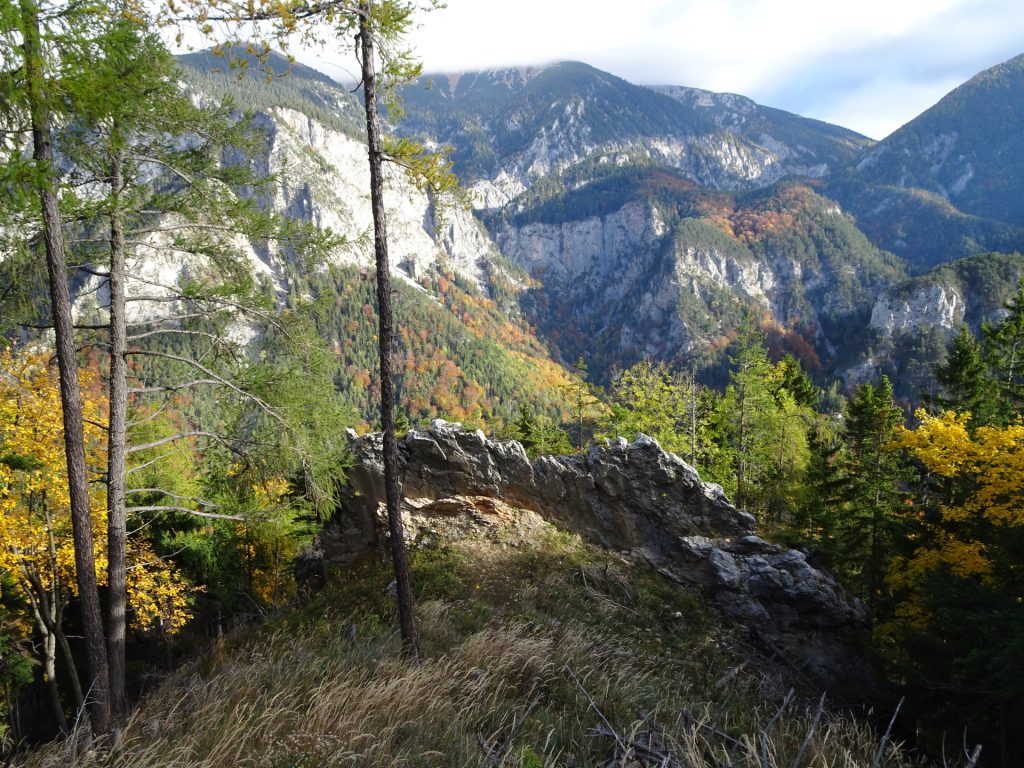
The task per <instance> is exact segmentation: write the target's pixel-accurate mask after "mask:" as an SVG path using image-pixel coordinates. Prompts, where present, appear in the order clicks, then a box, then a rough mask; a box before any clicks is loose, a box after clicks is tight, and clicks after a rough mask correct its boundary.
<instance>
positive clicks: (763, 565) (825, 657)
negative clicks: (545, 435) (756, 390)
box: [298, 420, 870, 694]
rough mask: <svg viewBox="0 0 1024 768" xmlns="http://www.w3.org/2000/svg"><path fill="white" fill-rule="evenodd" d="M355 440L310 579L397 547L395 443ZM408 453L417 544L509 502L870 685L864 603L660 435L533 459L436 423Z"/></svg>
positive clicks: (407, 483) (846, 683)
mask: <svg viewBox="0 0 1024 768" xmlns="http://www.w3.org/2000/svg"><path fill="white" fill-rule="evenodd" d="M349 441H350V448H351V452H352V455H353V459H354V461H353V466H352V467H351V469H350V470H349V471H348V485H347V486H346V488H345V489H344V491H343V494H342V496H343V498H342V503H341V506H340V509H339V512H338V513H337V514H336V515H335V516H334V517H333V518H332V519H331V520H330V521H329V522H328V523H327V524H326V525H325V526H324V529H323V531H322V532H321V533H320V535H319V536H318V538H317V541H316V543H315V544H314V546H313V547H311V548H310V550H308V551H307V552H306V553H305V554H304V555H303V557H302V558H300V563H299V566H298V568H299V575H300V578H303V579H305V580H311V579H313V580H315V578H316V576H317V574H318V572H320V571H321V570H322V569H323V568H326V567H327V566H328V565H329V564H332V563H345V562H349V561H351V560H353V559H355V558H357V557H359V556H360V555H365V553H366V552H367V551H370V550H374V549H377V548H380V547H383V545H384V544H385V542H386V536H387V528H386V525H384V515H383V511H382V507H383V500H384V481H383V471H384V469H383V462H382V459H381V455H382V439H381V435H380V434H379V433H375V434H368V435H364V436H362V437H357V436H356V435H355V433H354V432H351V431H350V433H349ZM399 450H400V466H401V469H402V473H403V499H404V509H403V514H404V515H405V516H406V519H407V524H408V529H409V538H410V540H412V541H413V542H414V543H415V542H416V541H417V538H418V535H419V534H420V533H422V529H423V528H424V526H423V523H424V519H425V517H424V516H427V517H429V516H430V515H431V514H434V515H439V516H440V515H452V514H453V513H455V511H457V510H460V509H461V510H465V509H467V508H469V509H472V508H474V507H475V508H480V500H481V499H494V500H498V501H500V502H501V506H502V508H506V509H507V508H508V507H512V508H520V509H523V510H529V511H531V512H533V513H536V514H537V515H539V516H540V517H542V518H544V519H545V520H547V521H549V522H551V523H553V524H555V525H556V526H558V527H561V528H566V529H569V530H571V531H574V532H576V533H578V534H579V535H580V536H582V537H583V538H584V539H585V540H587V541H589V542H591V543H593V544H598V545H601V546H603V547H606V548H608V549H612V550H615V551H616V552H618V553H620V554H622V555H625V556H627V557H629V558H631V559H635V560H642V561H646V562H648V563H650V564H651V565H653V566H654V567H655V568H656V569H657V570H658V571H659V572H661V573H662V574H663V575H665V576H666V577H667V578H670V579H672V580H674V581H676V582H679V583H691V584H696V585H699V586H700V587H702V588H703V589H704V590H705V593H706V594H707V596H708V597H709V599H710V600H711V601H712V602H713V603H714V604H715V605H716V606H717V607H718V608H719V609H720V610H722V611H723V612H724V613H725V614H727V615H728V616H731V617H734V618H736V619H739V620H741V621H743V622H744V623H745V624H747V625H748V626H749V627H750V628H751V631H752V633H753V634H754V635H755V636H756V637H757V638H758V639H759V640H761V641H762V642H763V643H764V644H766V645H768V646H769V647H771V648H772V649H773V650H775V651H778V652H779V654H780V655H781V656H783V657H785V658H784V659H783V660H784V661H785V662H786V663H790V664H792V665H794V666H795V667H798V668H799V669H800V671H801V672H802V673H804V674H805V675H806V676H807V677H808V678H810V679H812V680H813V681H814V682H816V683H818V684H824V685H826V686H828V687H830V688H832V689H833V690H835V689H836V687H842V689H843V690H844V691H845V692H846V694H851V693H853V692H854V689H856V688H861V689H863V688H864V685H865V683H866V679H867V678H869V677H870V674H869V672H868V670H867V669H866V665H864V664H863V663H861V662H857V661H855V660H854V658H853V656H852V655H851V654H850V653H849V651H848V649H847V648H846V647H845V646H844V644H843V643H842V642H841V640H840V637H841V635H842V634H844V632H845V631H846V630H850V629H852V630H855V631H856V630H857V629H858V628H861V627H863V625H864V622H865V611H864V608H863V606H862V604H861V603H860V602H859V601H857V600H855V599H851V598H850V597H848V596H847V595H846V594H845V593H844V592H843V590H842V589H841V588H840V587H839V585H838V584H837V583H836V581H835V580H834V579H833V578H832V577H831V576H830V575H829V574H827V573H825V572H824V571H821V570H819V569H817V568H815V567H813V566H812V565H810V564H809V563H808V562H807V558H806V557H805V555H804V554H803V553H801V552H799V551H796V550H791V549H785V548H782V547H779V546H776V545H773V544H770V543H768V542H766V541H764V540H763V539H761V538H760V537H758V536H757V535H756V533H755V521H754V518H753V517H752V516H751V515H749V514H747V513H745V512H742V511H740V510H738V509H736V508H735V507H734V506H733V505H732V504H730V503H729V501H728V499H727V498H726V496H725V494H724V493H723V491H722V489H721V487H720V486H718V485H715V484H713V483H705V482H703V481H702V480H701V479H700V477H699V476H698V474H697V472H696V470H694V468H693V467H691V466H690V465H689V464H687V463H686V462H684V461H683V460H682V459H680V458H679V457H678V456H676V455H675V454H673V453H669V452H667V451H665V450H663V449H662V448H661V446H660V445H659V444H658V442H657V441H656V440H654V439H653V438H650V437H647V436H645V435H641V436H639V437H638V438H637V439H636V440H635V441H633V442H632V443H629V442H627V441H626V440H625V439H623V438H619V439H618V440H616V441H614V442H610V443H609V442H606V443H603V444H597V445H593V446H591V447H590V448H589V449H588V450H587V452H586V453H584V454H577V455H573V456H541V457H538V458H536V459H534V460H533V461H532V462H531V461H530V459H529V458H528V457H527V455H526V451H525V450H524V449H523V446H522V445H520V444H519V443H518V442H516V441H496V440H489V439H488V438H487V437H485V436H484V434H483V433H482V432H480V431H479V430H477V431H467V430H464V429H462V427H461V425H459V424H453V423H449V422H445V421H442V420H435V421H433V422H432V423H431V424H430V427H429V429H427V430H425V431H416V430H413V431H410V432H409V433H407V434H406V435H405V436H404V437H403V438H402V439H401V440H400V441H399ZM532 517H533V516H532V515H531V518H532Z"/></svg>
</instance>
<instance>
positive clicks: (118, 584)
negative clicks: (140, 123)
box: [107, 125, 128, 723]
mask: <svg viewBox="0 0 1024 768" xmlns="http://www.w3.org/2000/svg"><path fill="white" fill-rule="evenodd" d="M118 132H119V131H118V127H117V126H116V125H115V126H114V130H113V133H112V136H111V140H112V141H113V142H114V143H115V148H114V151H113V155H112V156H111V163H110V191H111V194H112V197H113V206H112V208H111V212H110V278H109V285H110V410H109V415H108V422H107V424H108V427H107V428H108V442H107V563H108V564H107V632H108V637H107V653H108V656H109V659H110V710H111V716H112V717H113V719H114V722H115V723H116V722H119V721H120V720H121V718H122V717H124V714H125V711H126V708H127V706H126V699H125V611H126V607H127V604H128V589H127V586H126V578H127V577H126V574H127V566H126V562H127V561H126V550H127V539H128V532H127V524H126V520H125V518H126V514H125V477H126V476H127V466H126V456H127V452H126V444H127V431H128V428H127V422H128V362H127V359H126V354H127V352H128V340H127V339H128V331H127V325H126V320H125V285H124V284H125V243H124V211H123V209H122V207H121V192H122V190H123V189H124V152H123V151H122V150H121V148H120V147H118V146H117V145H116V143H117V142H118V140H119V138H120V137H119V135H118Z"/></svg>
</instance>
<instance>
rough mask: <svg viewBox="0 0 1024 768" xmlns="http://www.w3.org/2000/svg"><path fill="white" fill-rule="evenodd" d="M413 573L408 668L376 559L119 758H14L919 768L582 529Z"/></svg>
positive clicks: (464, 553) (264, 766) (143, 713)
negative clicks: (414, 608)
mask: <svg viewBox="0 0 1024 768" xmlns="http://www.w3.org/2000/svg"><path fill="white" fill-rule="evenodd" d="M414 566H415V567H414V577H415V579H416V582H415V583H416V584H417V591H418V595H419V599H420V605H419V622H420V631H421V635H422V641H423V647H424V650H425V660H424V661H423V663H422V664H421V665H419V666H413V665H411V664H410V663H408V662H407V661H406V660H404V659H403V658H402V657H401V655H400V643H399V640H398V637H397V634H396V632H395V631H394V630H393V627H394V624H395V622H394V616H393V614H394V607H393V606H392V605H391V604H390V602H389V600H388V598H387V596H386V593H385V590H384V586H385V585H386V584H387V582H388V580H389V573H388V571H387V568H386V567H384V566H379V565H376V564H368V565H364V566H361V567H359V568H355V569H351V570H349V571H347V572H344V573H340V574H338V577H337V581H336V583H335V584H334V586H333V587H331V588H329V589H328V590H325V592H324V593H322V594H321V595H320V596H318V598H317V599H315V600H314V601H313V602H312V603H310V604H308V605H307V606H305V607H303V608H302V609H300V610H298V611H296V612H294V613H292V614H290V615H289V616H287V617H284V618H282V619H280V620H278V621H277V622H275V623H273V624H271V625H268V626H267V627H266V628H264V629H263V630H262V631H260V632H258V633H256V634H254V635H249V636H247V637H236V638H233V639H231V640H229V641H226V642H224V643H221V644H220V645H218V646H216V647H214V648H213V649H212V650H211V652H210V653H209V654H208V656H207V657H206V658H204V659H201V660H198V661H196V662H195V663H193V664H192V665H191V667H189V668H187V669H184V670H182V671H180V672H179V673H178V674H177V675H175V676H173V677H171V678H169V679H168V680H166V681H165V682H164V684H163V686H162V687H161V688H160V689H159V690H158V691H156V692H154V693H153V694H152V695H151V696H149V697H148V699H147V700H146V701H145V702H143V703H142V705H141V706H140V707H139V708H138V709H137V710H136V712H135V713H134V715H133V716H132V718H131V721H130V722H129V724H128V726H127V727H126V729H125V731H124V736H123V741H122V744H121V746H120V749H119V750H117V751H116V752H115V753H112V754H108V755H105V756H101V757H97V756H96V755H95V754H76V753H75V751H74V750H73V749H71V748H70V747H69V746H68V745H66V744H53V745H51V746H49V747H48V748H45V749H41V750H37V751H35V752H34V753H32V754H29V755H27V756H24V757H23V758H22V759H21V761H20V762H16V763H15V764H16V765H21V766H24V767H25V768H42V767H43V766H46V767H47V768H49V767H51V766H52V767H53V768H56V766H69V767H71V768H75V767H77V766H82V767H83V768H84V766H87V765H89V766H92V765H97V764H98V765H110V766H123V767H124V768H171V767H172V766H173V767H174V768H200V767H202V768H221V767H224V768H227V767H228V766H232V767H234V766H240V767H246V768H328V767H330V766H367V767H370V766H381V767H384V766H389V767H390V766H481V768H496V767H497V766H522V767H523V768H540V767H541V766H565V767H566V768H569V767H570V766H578V767H582V766H634V767H635V766H648V765H649V766H654V765H662V766H693V767H698V766H726V765H732V766H748V765H749V766H754V767H758V768H759V767H760V766H793V765H797V764H799V765H801V766H808V767H812V766H813V767H815V768H853V767H854V766H858V767H859V766H871V765H873V764H874V761H875V759H876V756H877V757H878V762H877V765H879V766H885V767H886V768H902V767H903V766H909V765H911V762H910V761H909V760H908V759H907V758H906V757H904V756H903V755H902V754H901V752H900V750H899V749H898V747H895V746H892V745H888V746H886V747H885V748H884V749H883V750H882V754H881V755H878V754H877V753H878V752H879V744H880V738H879V734H877V733H876V732H874V731H873V730H872V729H871V728H870V727H868V726H867V725H865V724H864V722H862V721H859V720H856V719H854V718H852V717H849V716H844V715H838V714H833V713H830V712H828V711H827V708H825V709H820V708H819V707H818V706H817V704H818V702H817V699H814V700H811V699H802V698H801V697H800V695H799V694H797V695H795V696H787V690H788V689H787V688H786V685H785V681H784V680H783V679H782V677H781V676H780V675H779V674H778V673H777V672H776V671H773V670H772V669H771V668H770V667H769V666H767V664H766V663H763V662H762V661H760V660H758V659H757V658H756V656H755V655H752V654H753V652H752V651H751V649H749V648H746V647H745V646H744V645H743V644H742V642H740V641H739V640H738V639H737V636H734V634H733V633H732V631H731V630H730V628H728V627H726V626H723V625H721V624H720V623H718V622H717V621H716V620H714V619H713V618H712V617H711V615H710V614H708V612H706V611H705V610H704V609H703V607H702V606H701V604H700V602H699V601H698V600H697V599H696V598H695V596H693V595H691V594H689V593H687V592H685V591H683V590H680V589H678V588H677V587H674V586H672V585H670V584H667V583H666V582H665V581H664V580H663V579H661V577H659V576H658V575H657V574H654V573H651V572H649V571H647V570H646V569H644V568H641V567H637V566H631V565H628V564H626V563H624V562H620V561H618V560H616V559H615V558H614V557H612V556H609V555H608V554H607V553H599V552H597V551H595V550H592V549H589V548H587V547H585V546H584V545H582V544H581V543H580V542H579V540H578V539H574V538H573V537H569V536H565V535H563V534H557V533H554V532H553V531H549V532H548V533H547V534H545V535H543V536H541V537H540V538H539V539H536V540H531V541H525V540H516V539H509V538H504V537H502V536H495V537H492V538H489V539H479V540H466V541H462V542H459V543H458V544H457V545H452V546H450V547H445V548H441V549H433V550H424V551H421V552H419V553H417V555H416V557H415V559H414ZM783 701H786V702H787V703H786V705H785V706H784V707H781V705H782V703H783ZM798 758H799V759H798Z"/></svg>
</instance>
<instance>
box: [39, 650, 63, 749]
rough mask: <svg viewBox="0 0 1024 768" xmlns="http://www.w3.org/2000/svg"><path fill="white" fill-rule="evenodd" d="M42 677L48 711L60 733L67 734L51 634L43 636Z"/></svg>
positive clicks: (55, 652)
mask: <svg viewBox="0 0 1024 768" xmlns="http://www.w3.org/2000/svg"><path fill="white" fill-rule="evenodd" d="M43 676H44V677H45V678H46V690H47V691H48V692H49V694H50V710H51V711H52V712H53V717H54V719H55V720H56V721H57V727H58V728H60V730H61V732H63V733H67V731H68V720H67V718H66V717H65V716H64V706H63V705H62V704H61V702H60V690H59V689H58V688H57V639H56V637H54V635H53V633H52V632H46V633H45V634H44V635H43Z"/></svg>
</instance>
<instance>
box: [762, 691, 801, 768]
mask: <svg viewBox="0 0 1024 768" xmlns="http://www.w3.org/2000/svg"><path fill="white" fill-rule="evenodd" d="M794 693H796V691H795V690H794V689H793V688H790V689H789V691H788V692H787V693H786V698H784V699H783V700H782V704H781V705H780V706H779V708H778V710H777V711H776V712H775V714H774V715H772V718H771V720H769V721H768V722H767V723H765V726H764V728H762V729H761V733H760V736H759V737H758V740H759V741H760V743H761V768H772V766H771V763H770V762H769V760H768V757H769V756H768V732H769V731H770V730H771V729H772V728H773V727H774V726H775V723H777V722H778V720H779V718H780V717H782V713H783V712H785V711H786V707H788V706H789V702H790V701H792V699H793V694H794Z"/></svg>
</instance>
